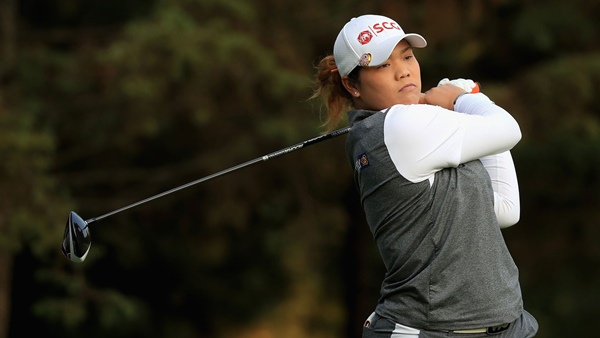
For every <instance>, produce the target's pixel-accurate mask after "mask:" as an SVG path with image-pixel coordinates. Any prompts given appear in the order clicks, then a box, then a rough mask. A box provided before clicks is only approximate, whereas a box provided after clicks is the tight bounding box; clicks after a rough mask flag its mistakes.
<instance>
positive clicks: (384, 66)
mask: <svg viewBox="0 0 600 338" xmlns="http://www.w3.org/2000/svg"><path fill="white" fill-rule="evenodd" d="M389 65H390V64H389V63H384V64H382V65H379V66H378V67H377V69H381V68H386V67H389Z"/></svg>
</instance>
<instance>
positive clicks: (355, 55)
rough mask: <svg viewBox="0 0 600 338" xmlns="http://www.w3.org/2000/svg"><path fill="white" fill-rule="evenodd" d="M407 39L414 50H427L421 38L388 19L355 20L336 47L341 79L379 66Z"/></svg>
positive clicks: (369, 17)
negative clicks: (370, 67)
mask: <svg viewBox="0 0 600 338" xmlns="http://www.w3.org/2000/svg"><path fill="white" fill-rule="evenodd" d="M404 39H406V41H408V43H409V44H410V45H411V46H412V47H416V48H423V47H425V46H427V41H425V39H424V38H423V37H422V36H421V35H419V34H414V33H410V34H406V33H404V30H402V27H400V25H399V24H398V23H397V22H396V21H394V20H392V19H390V18H388V17H385V16H381V15H372V14H367V15H362V16H359V17H357V18H352V19H351V20H350V21H348V23H346V25H344V28H342V30H341V31H340V33H339V34H338V36H337V39H335V44H334V46H333V57H334V58H335V64H336V65H337V67H338V72H339V73H340V76H344V75H348V74H350V72H351V71H352V70H353V69H354V68H356V66H359V65H360V66H363V67H365V66H379V65H380V64H382V63H383V62H385V60H387V59H388V58H389V57H390V54H392V51H393V50H394V48H395V47H396V45H397V44H398V42H400V41H402V40H404Z"/></svg>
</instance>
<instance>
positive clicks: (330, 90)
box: [310, 55, 360, 131]
mask: <svg viewBox="0 0 600 338" xmlns="http://www.w3.org/2000/svg"><path fill="white" fill-rule="evenodd" d="M315 68H316V69H317V73H316V74H315V79H314V83H315V87H316V89H315V91H314V92H313V95H312V96H311V97H310V98H311V99H315V98H318V97H322V98H323V102H324V103H325V107H326V108H327V119H326V120H325V122H324V123H323V126H325V128H326V129H327V131H332V130H333V129H334V128H335V127H336V126H337V125H338V124H339V123H340V120H341V119H342V117H343V114H344V113H345V112H346V111H347V110H349V109H352V108H353V107H354V102H353V98H352V95H350V93H349V92H348V91H347V90H346V88H345V87H344V84H343V83H342V77H341V76H340V73H339V72H338V69H337V66H336V64H335V59H334V57H333V55H328V56H326V57H324V58H323V59H321V61H320V62H319V63H318V64H317V66H316V67H315ZM359 68H360V67H356V68H355V69H354V70H353V71H352V72H351V73H350V74H349V75H348V77H349V78H350V79H351V80H352V81H358V69H359Z"/></svg>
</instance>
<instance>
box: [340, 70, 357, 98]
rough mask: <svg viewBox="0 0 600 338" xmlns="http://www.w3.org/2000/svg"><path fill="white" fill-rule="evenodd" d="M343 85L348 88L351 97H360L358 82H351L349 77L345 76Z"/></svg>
mask: <svg viewBox="0 0 600 338" xmlns="http://www.w3.org/2000/svg"><path fill="white" fill-rule="evenodd" d="M342 84H343V85H344V88H346V90H347V91H348V93H350V95H352V96H354V97H358V96H359V95H360V90H359V88H358V86H357V84H356V81H352V80H350V78H349V77H348V75H345V76H344V77H343V78H342Z"/></svg>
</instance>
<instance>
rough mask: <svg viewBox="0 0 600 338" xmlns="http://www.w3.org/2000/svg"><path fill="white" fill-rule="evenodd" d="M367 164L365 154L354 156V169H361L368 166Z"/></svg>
mask: <svg viewBox="0 0 600 338" xmlns="http://www.w3.org/2000/svg"><path fill="white" fill-rule="evenodd" d="M369 165H370V164H369V159H368V158H367V154H366V153H363V154H360V155H358V157H357V158H356V161H355V162H354V170H355V171H361V170H362V169H364V168H366V167H368V166H369Z"/></svg>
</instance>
